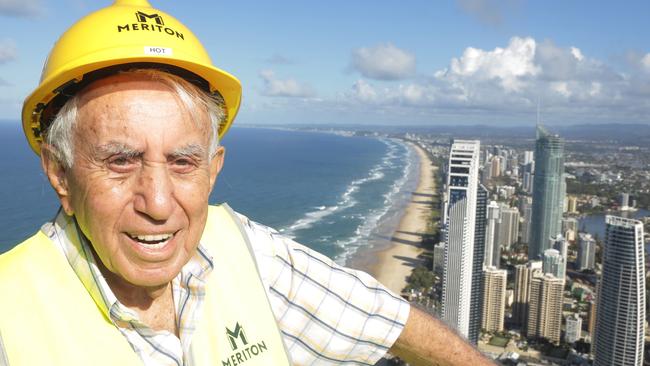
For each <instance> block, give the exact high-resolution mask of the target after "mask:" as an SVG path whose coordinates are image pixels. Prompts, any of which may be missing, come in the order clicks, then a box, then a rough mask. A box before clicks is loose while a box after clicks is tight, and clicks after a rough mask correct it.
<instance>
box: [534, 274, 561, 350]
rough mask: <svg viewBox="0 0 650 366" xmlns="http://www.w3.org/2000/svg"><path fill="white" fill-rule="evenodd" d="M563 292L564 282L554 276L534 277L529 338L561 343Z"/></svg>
mask: <svg viewBox="0 0 650 366" xmlns="http://www.w3.org/2000/svg"><path fill="white" fill-rule="evenodd" d="M563 290H564V280H561V279H559V278H557V277H555V276H553V275H552V274H549V273H546V274H544V275H539V274H537V275H535V276H533V279H532V280H531V283H530V299H529V301H528V327H527V329H526V334H527V335H528V336H529V337H540V338H546V339H548V340H549V341H551V342H553V343H556V344H557V343H560V334H561V328H562V293H563Z"/></svg>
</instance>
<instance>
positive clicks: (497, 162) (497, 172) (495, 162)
mask: <svg viewBox="0 0 650 366" xmlns="http://www.w3.org/2000/svg"><path fill="white" fill-rule="evenodd" d="M490 169H491V172H490V177H492V178H495V177H500V176H501V158H500V157H499V156H494V157H492V161H491V165H490Z"/></svg>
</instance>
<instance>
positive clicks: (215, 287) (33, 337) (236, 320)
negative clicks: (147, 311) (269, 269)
mask: <svg viewBox="0 0 650 366" xmlns="http://www.w3.org/2000/svg"><path fill="white" fill-rule="evenodd" d="M247 240H248V238H247V237H246V234H245V233H244V231H243V228H242V227H241V222H240V221H239V219H238V218H236V217H235V216H234V213H233V212H232V210H230V208H229V207H227V206H226V205H222V206H216V207H212V206H211V207H210V208H209V213H208V221H207V224H206V228H205V230H204V232H203V237H202V238H201V243H202V244H203V245H204V246H205V247H206V248H207V249H208V250H209V252H210V253H211V254H212V255H213V257H214V270H213V271H212V273H211V274H210V275H209V278H208V279H207V283H206V295H205V304H204V306H203V309H202V314H201V315H200V317H199V318H198V319H199V322H198V323H197V324H196V326H197V329H196V333H195V334H194V335H193V337H192V344H191V346H190V351H189V352H190V355H189V357H188V358H189V359H190V360H191V364H192V365H197V366H198V365H218V366H238V365H242V366H255V365H264V366H268V365H289V364H290V362H289V357H288V355H287V353H286V351H285V348H284V344H283V342H282V338H281V336H280V332H279V330H278V327H277V324H276V321H275V317H274V316H273V313H272V311H271V307H270V304H269V301H268V298H267V297H266V292H265V290H264V285H263V284H262V281H261V279H260V277H259V273H258V271H257V267H256V263H255V259H254V258H253V256H252V251H251V250H252V249H251V247H250V244H249V243H248V241H247ZM0 334H1V337H2V341H3V342H4V347H5V350H6V353H7V357H8V360H9V365H11V366H21V365H30V366H31V365H61V366H63V365H66V366H71V365H84V366H87V365H93V366H95V365H107V366H108V365H110V366H115V365H118V366H129V365H142V361H141V360H140V358H139V357H138V356H137V354H136V353H135V352H134V351H133V349H132V348H131V346H130V345H129V343H128V341H127V340H126V338H125V337H124V336H123V335H122V334H121V333H120V331H119V330H118V329H117V328H116V327H115V325H114V324H113V323H112V322H111V321H110V319H108V318H106V317H105V316H104V315H103V313H102V312H101V311H100V310H99V308H98V307H97V305H96V304H95V303H94V301H93V299H92V297H91V296H90V295H89V293H88V291H87V290H86V288H85V287H84V286H83V284H82V283H81V282H80V281H79V279H78V277H77V275H76V274H75V272H74V271H73V270H72V268H71V267H70V265H69V264H68V262H67V260H66V258H65V257H64V256H63V255H61V252H60V251H59V249H57V248H56V247H55V245H54V244H53V243H52V241H51V240H50V239H49V238H48V237H47V236H46V235H45V234H43V233H42V232H40V231H39V232H38V233H37V234H36V235H34V236H32V237H31V238H29V239H27V240H26V241H25V242H23V243H21V244H20V245H18V246H17V247H15V248H14V249H12V250H11V251H9V252H7V253H5V254H3V255H1V256H0ZM0 362H1V360H0Z"/></svg>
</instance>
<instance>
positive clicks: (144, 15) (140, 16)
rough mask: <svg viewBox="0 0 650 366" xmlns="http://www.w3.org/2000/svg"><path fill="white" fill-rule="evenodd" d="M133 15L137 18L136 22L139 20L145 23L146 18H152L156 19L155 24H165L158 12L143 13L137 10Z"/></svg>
mask: <svg viewBox="0 0 650 366" xmlns="http://www.w3.org/2000/svg"><path fill="white" fill-rule="evenodd" d="M135 17H136V18H138V22H140V23H146V22H147V19H153V20H155V21H156V24H158V25H165V22H164V21H163V18H162V17H161V16H160V15H158V14H147V13H143V12H141V11H138V12H136V13H135Z"/></svg>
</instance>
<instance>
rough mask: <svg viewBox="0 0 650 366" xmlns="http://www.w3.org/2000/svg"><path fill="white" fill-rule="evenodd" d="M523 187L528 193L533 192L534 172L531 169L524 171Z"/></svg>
mask: <svg viewBox="0 0 650 366" xmlns="http://www.w3.org/2000/svg"><path fill="white" fill-rule="evenodd" d="M521 189H522V190H523V191H524V192H526V193H528V194H531V193H533V173H532V172H529V171H525V172H524V178H523V180H522V183H521Z"/></svg>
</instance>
